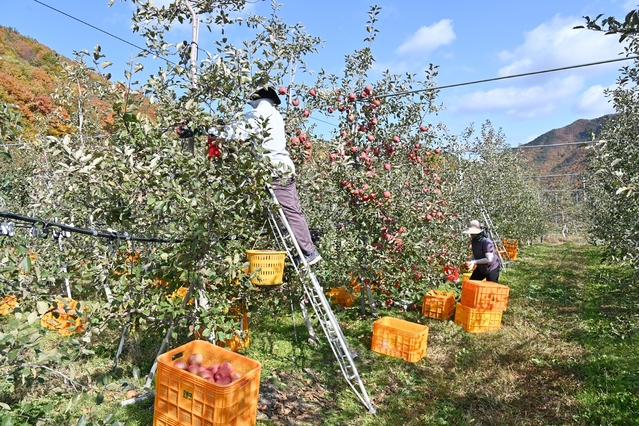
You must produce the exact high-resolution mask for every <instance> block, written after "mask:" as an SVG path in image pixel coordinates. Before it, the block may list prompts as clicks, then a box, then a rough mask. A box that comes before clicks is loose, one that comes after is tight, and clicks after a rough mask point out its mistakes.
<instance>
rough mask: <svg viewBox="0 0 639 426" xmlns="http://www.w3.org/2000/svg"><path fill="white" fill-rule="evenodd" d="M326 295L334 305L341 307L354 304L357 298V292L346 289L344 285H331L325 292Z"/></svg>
mask: <svg viewBox="0 0 639 426" xmlns="http://www.w3.org/2000/svg"><path fill="white" fill-rule="evenodd" d="M326 295H327V296H329V297H330V298H331V302H332V303H333V304H334V305H337V306H341V307H342V308H349V307H351V306H353V305H354V304H355V300H357V294H355V293H354V292H353V293H351V292H350V291H348V290H346V289H345V288H344V287H333V288H331V290H330V291H328V292H326Z"/></svg>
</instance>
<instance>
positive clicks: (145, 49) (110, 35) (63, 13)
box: [33, 0, 175, 65]
mask: <svg viewBox="0 0 639 426" xmlns="http://www.w3.org/2000/svg"><path fill="white" fill-rule="evenodd" d="M33 1H34V2H36V3H38V4H41V5H42V6H44V7H48V8H49V9H51V10H54V11H56V12H58V13H60V14H62V15H64V16H66V17H68V18H71V19H73V20H75V21H78V22H80V23H82V24H84V25H86V26H88V27H91V28H93V29H94V30H97V31H100V32H101V33H104V34H106V35H108V36H109V37H113V38H115V39H117V40H120V41H121V42H123V43H126V44H128V45H129V46H133V47H135V48H136V49H140V50H141V51H143V52H148V53H150V54H152V55H155V53H153V52H151V51H150V50H149V49H147V48H145V47H140V46H138V45H136V44H133V43H131V42H130V41H127V40H125V39H123V38H121V37H118V36H116V35H115V34H112V33H110V32H108V31H105V30H103V29H101V28H98V27H96V26H95V25H92V24H89V23H88V22H86V21H83V20H81V19H79V18H76V17H75V16H72V15H69V14H68V13H66V12H63V11H61V10H59V9H56V8H55V7H53V6H49V5H48V4H46V3H43V2H41V1H40V0H33ZM157 57H158V58H160V59H163V60H165V61H166V62H168V63H170V64H172V65H175V62H173V61H171V60H170V59H167V58H165V57H163V56H161V55H157Z"/></svg>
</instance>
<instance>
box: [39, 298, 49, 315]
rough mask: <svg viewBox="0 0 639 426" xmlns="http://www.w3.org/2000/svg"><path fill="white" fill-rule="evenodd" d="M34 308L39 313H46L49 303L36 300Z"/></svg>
mask: <svg viewBox="0 0 639 426" xmlns="http://www.w3.org/2000/svg"><path fill="white" fill-rule="evenodd" d="M36 310H37V311H38V314H39V315H44V314H46V313H47V311H48V310H49V303H47V302H42V301H39V302H37V303H36Z"/></svg>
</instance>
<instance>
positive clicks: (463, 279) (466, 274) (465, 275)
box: [462, 271, 473, 282]
mask: <svg viewBox="0 0 639 426" xmlns="http://www.w3.org/2000/svg"><path fill="white" fill-rule="evenodd" d="M471 275H473V273H472V271H471V272H464V273H463V274H462V282H464V281H468V280H469V279H470V276H471Z"/></svg>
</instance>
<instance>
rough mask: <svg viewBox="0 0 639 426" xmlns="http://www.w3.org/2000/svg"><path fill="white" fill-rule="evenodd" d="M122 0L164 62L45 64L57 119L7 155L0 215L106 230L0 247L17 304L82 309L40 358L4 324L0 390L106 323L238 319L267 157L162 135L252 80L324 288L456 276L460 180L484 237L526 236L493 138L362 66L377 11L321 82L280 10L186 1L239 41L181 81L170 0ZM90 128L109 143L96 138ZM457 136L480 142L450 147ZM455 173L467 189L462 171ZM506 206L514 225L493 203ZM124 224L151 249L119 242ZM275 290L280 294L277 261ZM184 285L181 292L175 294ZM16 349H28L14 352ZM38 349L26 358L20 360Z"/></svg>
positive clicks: (413, 88)
mask: <svg viewBox="0 0 639 426" xmlns="http://www.w3.org/2000/svg"><path fill="white" fill-rule="evenodd" d="M130 2H131V3H134V4H135V5H136V6H137V9H136V11H135V13H134V16H133V22H134V27H133V28H134V31H137V32H138V33H140V34H141V35H142V36H144V37H145V38H146V40H147V46H150V47H153V54H154V55H156V56H164V57H174V58H177V59H176V62H175V63H167V64H166V65H164V68H163V69H162V70H160V71H159V72H157V74H155V75H152V76H151V77H150V78H149V79H148V81H147V82H146V83H144V84H141V85H138V86H136V83H135V80H134V79H135V77H136V73H137V72H139V71H140V70H141V69H142V66H141V65H140V66H139V65H138V64H136V63H135V62H132V63H131V64H130V70H129V71H125V72H124V77H125V80H124V81H120V82H118V83H112V82H111V81H110V79H111V78H112V76H111V75H107V74H105V73H104V69H105V68H107V67H108V63H107V60H106V53H103V52H102V51H101V49H100V48H99V47H97V48H96V49H95V51H94V52H93V54H89V53H88V52H80V53H79V54H78V55H77V57H76V58H75V62H69V63H67V64H65V65H64V67H63V78H61V80H60V90H59V91H58V92H57V95H56V97H55V100H56V102H57V103H58V105H59V106H64V107H65V108H66V109H67V110H68V111H69V116H68V118H67V120H68V123H67V124H68V125H70V126H71V127H72V128H73V129H74V131H73V132H71V133H69V135H67V136H65V137H59V138H53V137H47V134H48V128H47V126H46V124H45V123H44V122H43V124H41V125H40V127H39V128H38V130H37V134H35V135H25V136H30V137H32V138H33V140H37V141H38V142H34V143H33V144H32V145H31V146H30V147H27V148H25V149H24V150H23V151H22V152H23V153H24V155H20V156H13V158H12V159H11V161H10V165H9V167H8V174H7V176H8V179H10V180H12V181H13V182H14V183H15V185H14V187H15V188H20V191H21V192H19V191H18V190H17V189H16V190H14V191H8V192H6V195H5V197H4V198H3V203H4V205H3V208H2V210H5V211H9V212H16V213H19V214H25V215H28V216H32V217H37V218H44V219H50V220H53V219H54V218H56V220H57V222H58V223H66V224H71V223H73V224H74V226H76V227H79V228H85V229H111V230H118V232H119V233H118V236H122V238H113V239H111V240H108V241H105V240H101V239H98V238H92V237H91V236H85V235H75V234H74V235H72V236H71V237H70V238H68V239H60V240H52V239H50V238H48V239H47V238H38V239H34V238H29V237H27V236H26V235H22V234H20V233H17V234H16V236H15V237H14V239H13V240H12V242H11V243H10V244H5V245H4V246H2V251H3V253H2V258H1V263H0V267H1V271H2V277H3V279H2V283H3V286H4V291H5V294H10V293H13V294H15V295H16V296H17V297H18V298H19V299H20V300H21V311H22V312H25V313H28V312H31V311H34V312H35V311H39V312H43V311H45V310H46V309H47V307H48V306H47V303H46V302H50V301H51V300H52V295H55V294H59V293H63V292H62V291H61V290H60V288H62V283H63V282H64V280H68V282H69V283H70V288H71V293H72V294H73V298H74V299H76V300H79V301H80V306H82V307H84V308H86V313H83V312H84V311H83V310H82V309H78V312H79V315H80V316H83V317H84V318H85V319H86V320H87V321H88V324H87V327H86V329H87V330H86V332H84V333H82V334H81V335H80V336H82V337H81V338H79V339H75V340H73V341H68V342H65V343H62V344H61V345H60V347H59V348H56V352H55V353H53V352H52V351H44V352H43V351H42V350H41V348H40V346H39V340H38V338H37V337H36V336H37V334H38V333H40V334H42V333H44V331H42V330H39V329H38V330H36V329H33V328H30V327H29V325H30V323H29V321H30V319H29V316H28V315H24V316H21V317H19V318H18V317H16V320H15V321H16V330H18V331H17V332H16V334H15V335H11V336H9V335H6V336H4V337H3V340H2V344H3V348H4V349H3V350H4V351H5V353H9V354H12V355H11V356H10V358H11V359H12V362H11V366H12V369H13V370H14V374H15V377H22V378H24V381H23V382H21V383H23V384H16V386H18V387H20V386H24V389H27V388H28V386H30V385H32V384H33V383H35V382H36V381H37V378H38V377H41V376H43V375H54V376H55V373H52V372H51V370H59V371H66V370H65V369H66V368H67V365H66V363H65V362H64V361H61V359H62V360H64V359H77V358H78V357H90V356H92V355H91V353H94V351H95V349H96V347H97V346H100V347H102V345H103V343H100V342H101V339H100V338H99V336H100V335H101V334H103V333H108V332H109V330H111V331H114V330H115V331H116V332H119V331H121V330H122V329H123V324H127V328H126V330H128V333H134V334H135V333H145V335H147V336H150V335H157V336H158V340H157V341H158V342H160V341H161V340H162V338H163V336H164V334H165V333H166V332H167V330H168V329H169V327H173V328H172V338H173V339H177V341H178V342H179V341H180V339H182V340H184V339H188V338H190V337H191V336H192V335H193V332H194V331H198V330H202V334H203V335H204V336H205V337H209V336H211V334H215V338H216V339H217V340H221V341H223V340H226V339H228V338H230V337H232V336H233V335H234V333H237V330H239V325H238V324H239V316H238V315H237V314H236V313H237V309H233V308H234V306H235V303H236V302H235V301H237V300H239V298H243V299H244V300H245V302H246V304H247V307H248V309H249V311H251V307H252V306H254V305H256V304H260V303H262V302H263V300H264V298H266V297H268V295H264V294H263V293H260V292H259V291H257V290H256V289H255V288H254V287H253V286H252V285H251V283H250V281H249V275H248V274H247V273H245V272H244V270H245V262H246V256H245V250H246V249H274V248H276V247H275V241H274V239H273V238H272V237H271V236H270V235H269V234H268V233H266V232H264V223H265V216H264V210H263V209H264V207H267V206H268V205H269V203H270V200H269V197H268V194H267V193H266V191H265V190H264V188H265V184H266V182H267V181H268V180H269V176H270V170H269V165H268V164H267V161H266V160H265V159H263V158H262V159H260V160H256V159H255V150H254V148H253V141H252V140H247V141H233V142H226V143H222V144H220V145H219V146H218V147H217V148H216V150H215V151H214V152H213V154H212V155H210V154H209V151H207V138H206V135H204V134H201V133H198V132H197V131H196V135H195V144H194V146H195V149H194V150H193V152H190V151H189V150H188V149H185V147H184V141H183V140H180V139H179V138H178V136H177V135H176V134H175V132H173V131H172V129H174V128H175V127H176V123H181V122H188V123H190V124H191V125H192V126H193V128H194V129H195V128H200V127H201V128H210V127H214V126H219V127H222V126H223V125H224V123H228V122H229V121H231V120H233V119H234V118H236V116H237V114H238V113H239V112H241V111H242V110H243V108H244V102H243V100H244V99H247V97H248V95H249V94H250V93H252V91H254V90H255V88H258V87H263V86H265V85H271V86H273V87H275V88H277V89H278V90H279V93H280V96H281V98H282V101H283V102H282V105H281V106H280V110H281V112H282V113H283V115H284V117H285V122H286V132H287V135H288V141H289V146H288V148H289V151H290V153H291V156H292V158H293V160H294V161H295V163H296V167H297V187H298V191H299V193H300V198H301V203H302V206H303V210H304V212H305V214H306V216H307V219H308V222H309V224H310V227H311V228H312V229H313V231H314V233H315V234H316V235H317V236H318V243H317V245H318V248H319V251H320V253H321V255H322V257H323V261H322V262H320V264H319V265H318V266H317V267H316V268H315V272H316V275H317V276H318V278H319V280H320V282H321V283H322V285H323V286H324V287H325V288H326V289H327V290H328V289H329V288H330V287H338V286H352V285H354V284H364V283H365V284H369V285H371V286H372V289H373V293H374V296H375V298H376V299H377V300H378V301H380V302H381V304H383V305H389V306H390V305H392V304H394V302H395V301H398V300H399V301H408V302H409V303H410V304H411V305H412V307H413V308H415V306H414V305H416V304H418V303H421V299H422V296H423V294H424V293H426V292H427V291H428V290H430V289H433V288H438V287H441V286H446V285H456V284H455V281H456V280H457V278H458V274H459V269H458V267H459V265H461V264H462V263H463V261H464V259H465V258H466V256H468V255H469V248H468V244H469V240H468V238H467V236H464V235H461V234H460V232H461V230H463V229H464V227H465V226H466V225H467V223H468V222H469V221H470V220H471V219H476V218H480V217H479V214H480V212H479V210H477V208H476V206H475V205H474V204H473V198H474V197H475V196H476V195H477V192H478V191H477V189H476V188H483V187H490V188H491V189H490V191H491V198H492V199H493V202H492V203H490V204H487V209H488V213H489V214H491V215H494V217H496V218H499V220H495V226H496V227H497V228H498V229H497V230H499V229H502V230H506V229H507V230H508V234H507V235H503V234H502V236H504V237H509V238H518V239H520V240H522V241H523V240H526V239H530V238H532V237H535V236H536V235H539V233H540V231H541V229H542V227H543V219H542V215H540V214H539V212H540V210H541V207H540V206H538V205H537V204H536V201H535V200H536V199H537V198H536V197H532V198H531V196H530V194H531V193H533V191H534V190H533V189H532V188H529V187H528V186H527V185H528V183H526V182H524V181H522V178H521V175H522V173H521V170H522V168H521V166H520V165H519V163H518V159H517V158H516V157H515V156H514V154H509V153H508V151H509V150H508V148H507V146H506V144H505V142H504V141H503V138H501V136H500V135H499V133H498V132H497V133H496V132H494V131H492V129H491V128H490V126H486V127H485V129H484V130H485V131H484V132H482V136H481V137H480V138H478V139H477V140H476V141H471V138H472V134H473V133H472V131H470V130H469V132H468V133H466V134H464V135H451V134H449V132H448V131H447V129H446V126H445V125H444V124H443V123H437V122H435V120H436V112H437V111H438V108H440V106H439V105H437V103H436V101H437V94H438V91H437V88H436V87H437V83H436V77H437V67H436V66H434V65H431V66H430V67H429V68H428V69H427V70H425V71H423V72H420V73H418V74H405V75H397V74H393V73H391V72H390V71H385V72H383V73H381V74H379V73H378V72H373V71H372V69H373V64H374V63H375V60H374V57H373V50H372V46H373V45H374V40H375V36H376V34H377V29H376V28H375V23H376V22H377V16H378V14H379V10H380V9H379V8H377V7H373V8H371V9H370V12H369V20H368V21H367V22H366V25H365V27H364V28H365V30H366V31H365V32H364V36H365V38H364V45H365V46H364V47H363V48H362V49H360V50H357V51H355V52H353V53H352V54H351V55H348V56H346V58H345V63H344V68H343V70H342V71H341V72H340V73H339V74H331V73H328V72H326V71H325V70H321V71H319V72H317V73H316V74H310V73H308V72H307V70H306V67H305V62H304V60H305V58H306V57H307V56H308V55H312V54H317V53H319V51H318V49H319V46H320V44H321V40H320V39H319V38H317V37H313V36H311V35H309V34H307V33H306V32H305V30H304V27H303V26H301V25H300V24H296V25H288V24H285V23H284V22H282V20H281V19H280V18H279V17H278V9H277V6H273V13H272V15H270V16H267V17H264V16H256V15H246V16H244V18H242V19H240V18H239V16H240V14H238V13H236V12H239V11H242V10H243V9H244V6H245V2H244V1H234V2H227V3H225V4H212V3H211V2H207V1H192V3H193V4H194V5H197V10H198V15H197V16H198V19H200V20H201V21H202V23H203V24H216V25H218V26H221V27H224V29H225V31H227V32H229V33H232V34H233V35H234V36H236V37H237V34H245V37H246V38H245V41H246V42H245V43H242V44H238V45H236V44H233V43H231V42H230V41H229V39H231V38H228V39H227V38H226V37H225V36H220V38H219V39H218V40H217V41H216V42H215V43H214V44H213V46H214V48H213V50H212V51H210V52H209V53H208V54H207V55H203V56H205V58H204V59H203V60H201V61H199V62H196V63H195V68H196V69H197V74H196V78H194V74H193V73H192V65H193V62H191V60H190V59H189V53H190V48H191V45H190V43H178V44H170V43H168V42H166V41H165V40H170V39H171V37H170V36H169V34H168V32H167V31H166V28H170V26H171V25H173V24H176V23H177V22H189V21H190V19H191V17H192V16H191V14H190V12H189V10H188V9H187V8H186V7H184V5H183V2H177V1H176V2H173V3H171V4H170V5H169V6H167V7H162V8H155V7H153V6H151V5H150V4H149V3H147V2H143V1H138V0H130ZM147 53H148V52H147ZM191 58H192V57H191ZM96 75H98V77H99V78H95V76H96ZM78 87H80V88H81V90H78ZM96 106H102V107H96ZM105 106H106V107H105ZM314 118H320V119H330V121H331V122H336V123H337V124H336V125H335V129H334V131H332V133H331V134H330V135H320V134H319V133H318V132H316V130H317V129H316V124H314V123H316V122H315V121H314V120H313V119H314ZM105 133H107V134H108V135H109V137H107V138H100V137H98V136H100V135H103V134H105ZM469 145H472V146H479V147H487V148H489V149H485V150H481V149H479V150H476V151H475V152H474V154H473V155H474V156H469V155H467V154H466V152H467V147H468V146H469ZM487 153H488V154H490V157H484V155H485V154H487ZM501 154H504V155H501ZM43 158H46V161H43V160H42V159H43ZM486 158H490V161H487V160H486ZM2 161H5V160H4V159H3V160H2ZM467 174H472V176H473V179H474V181H473V185H472V186H471V185H470V184H469V182H468V179H467V178H462V177H463V176H465V175H467ZM495 177H498V179H499V185H495V183H494V179H495ZM482 192H483V191H482ZM495 200H496V201H495ZM499 200H503V204H500V202H499ZM512 205H516V207H512V208H513V209H516V210H517V212H518V214H517V216H516V217H515V216H509V215H508V210H507V209H508V207H507V206H512ZM480 219H481V218H480ZM124 232H127V235H129V236H131V235H134V236H147V237H158V238H163V239H167V240H169V241H170V242H168V243H144V242H136V241H133V240H130V239H127V238H126V237H125V236H124V235H125V234H124ZM61 280H62V281H61ZM285 282H287V283H289V284H290V285H291V286H292V288H294V289H296V286H297V284H296V278H295V276H293V274H292V272H291V271H289V270H288V269H287V272H286V276H285ZM190 286H192V288H193V289H194V291H193V293H192V294H189V296H190V301H189V303H182V302H183V299H182V298H183V297H184V295H185V294H186V291H185V288H188V287H190ZM105 289H108V297H107V296H105ZM298 290H299V289H297V290H295V292H296V297H299V296H300V291H298ZM60 295H63V294H60ZM176 318H179V319H180V321H175V319H176ZM24 341H28V342H30V343H29V344H28V345H30V346H29V348H30V349H29V350H21V348H22V347H23V346H22V345H23V342H24ZM103 349H105V350H107V351H109V350H112V351H113V352H115V347H113V348H103ZM38 352H42V353H41V354H40V362H39V365H41V367H39V368H38V367H33V366H31V364H32V363H30V357H32V356H33V354H34V353H38ZM61 353H62V354H64V355H62V356H61V355H60V354H61ZM78 374H80V373H78ZM51 383H54V382H51ZM40 386H46V385H40Z"/></svg>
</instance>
